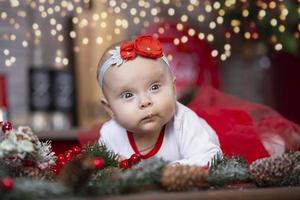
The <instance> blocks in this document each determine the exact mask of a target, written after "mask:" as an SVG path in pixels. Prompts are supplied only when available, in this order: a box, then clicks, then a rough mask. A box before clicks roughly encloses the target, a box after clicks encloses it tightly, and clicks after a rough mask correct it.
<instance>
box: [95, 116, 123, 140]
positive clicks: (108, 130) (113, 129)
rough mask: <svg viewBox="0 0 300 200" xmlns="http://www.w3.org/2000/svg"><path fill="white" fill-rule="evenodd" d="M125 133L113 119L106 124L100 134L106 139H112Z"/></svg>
mask: <svg viewBox="0 0 300 200" xmlns="http://www.w3.org/2000/svg"><path fill="white" fill-rule="evenodd" d="M122 131H123V128H122V127H121V126H120V125H119V124H118V123H117V122H116V121H115V120H113V119H111V120H109V121H107V122H105V123H104V124H103V125H102V127H101V129H100V134H101V135H102V136H103V137H105V136H106V135H109V136H110V137H112V136H113V135H116V134H119V133H121V132H122Z"/></svg>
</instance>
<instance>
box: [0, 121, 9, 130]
mask: <svg viewBox="0 0 300 200" xmlns="http://www.w3.org/2000/svg"><path fill="white" fill-rule="evenodd" d="M1 125H2V131H3V132H4V133H5V132H6V131H10V130H11V129H12V124H11V123H10V122H9V121H6V122H2V124H1Z"/></svg>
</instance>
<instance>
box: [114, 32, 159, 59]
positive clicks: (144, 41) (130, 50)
mask: <svg viewBox="0 0 300 200" xmlns="http://www.w3.org/2000/svg"><path fill="white" fill-rule="evenodd" d="M120 51H121V52H120V54H121V58H122V59H123V60H132V59H134V58H135V57H136V56H137V55H140V56H143V57H147V58H160V57H162V56H163V50H162V47H161V45H160V42H159V40H157V39H155V38H153V37H152V36H150V35H145V36H140V37H137V38H136V39H135V40H134V42H123V43H122V44H121V48H120Z"/></svg>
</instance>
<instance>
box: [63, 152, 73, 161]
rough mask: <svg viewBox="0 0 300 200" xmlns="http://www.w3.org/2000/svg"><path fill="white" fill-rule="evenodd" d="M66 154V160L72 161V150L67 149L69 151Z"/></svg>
mask: <svg viewBox="0 0 300 200" xmlns="http://www.w3.org/2000/svg"><path fill="white" fill-rule="evenodd" d="M64 156H65V160H66V161H70V160H72V158H73V153H72V152H70V151H67V152H66V153H65V154H64Z"/></svg>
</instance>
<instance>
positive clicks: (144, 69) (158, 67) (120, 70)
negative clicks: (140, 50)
mask: <svg viewBox="0 0 300 200" xmlns="http://www.w3.org/2000/svg"><path fill="white" fill-rule="evenodd" d="M169 71H170V70H169V66H168V65H167V64H166V63H165V62H164V61H163V60H162V59H161V58H158V59H150V58H143V57H137V58H135V59H134V60H129V61H125V62H123V64H121V65H119V66H112V67H110V68H109V69H108V70H107V72H108V74H109V73H111V72H112V73H114V74H119V75H121V76H124V75H126V73H127V72H130V73H135V72H139V73H147V74H156V73H162V74H167V73H168V72H169ZM127 75H130V74H127Z"/></svg>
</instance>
